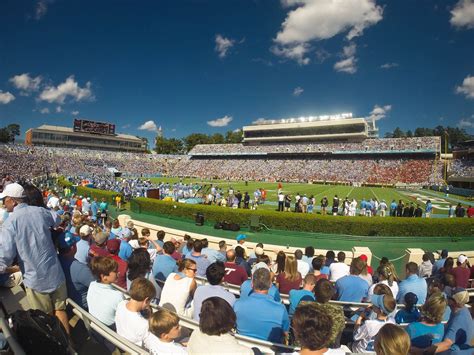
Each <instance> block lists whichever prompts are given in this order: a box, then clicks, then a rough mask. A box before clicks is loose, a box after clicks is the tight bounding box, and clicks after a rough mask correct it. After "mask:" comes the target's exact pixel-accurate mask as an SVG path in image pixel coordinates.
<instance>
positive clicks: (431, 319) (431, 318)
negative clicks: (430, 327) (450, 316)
mask: <svg viewBox="0 0 474 355" xmlns="http://www.w3.org/2000/svg"><path fill="white" fill-rule="evenodd" d="M447 304H448V301H447V300H446V298H445V297H444V296H443V294H442V293H441V292H436V293H433V294H432V295H431V297H430V298H428V300H427V301H426V302H425V304H424V305H423V306H421V309H420V311H421V316H422V319H423V320H424V321H426V322H428V323H431V324H438V323H440V322H441V321H442V320H443V315H444V311H445V310H446V306H447Z"/></svg>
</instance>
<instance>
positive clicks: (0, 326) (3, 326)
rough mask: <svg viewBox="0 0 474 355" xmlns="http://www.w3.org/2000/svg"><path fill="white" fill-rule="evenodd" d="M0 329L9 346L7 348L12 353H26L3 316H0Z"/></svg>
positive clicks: (23, 354) (22, 354) (16, 354)
mask: <svg viewBox="0 0 474 355" xmlns="http://www.w3.org/2000/svg"><path fill="white" fill-rule="evenodd" d="M0 330H1V332H2V333H3V336H4V337H5V340H6V341H7V343H8V346H9V350H10V352H11V353H12V354H15V355H26V352H25V351H24V350H23V349H22V347H21V345H20V344H19V343H18V342H17V340H16V339H15V337H14V336H13V334H12V332H11V329H10V327H9V325H8V322H7V320H6V319H5V318H4V317H3V316H0ZM2 353H3V352H2Z"/></svg>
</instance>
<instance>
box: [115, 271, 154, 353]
mask: <svg viewBox="0 0 474 355" xmlns="http://www.w3.org/2000/svg"><path fill="white" fill-rule="evenodd" d="M155 296H156V289H155V286H153V284H152V283H151V281H149V280H147V279H145V278H143V277H139V278H137V279H135V280H133V281H132V285H131V286H130V300H129V301H126V300H125V301H122V302H120V303H119V305H118V306H117V313H116V314H115V325H116V326H117V333H118V334H120V335H121V336H123V337H124V338H126V339H128V340H130V341H131V342H133V343H135V344H137V345H138V346H143V341H144V340H145V338H146V337H147V334H148V320H147V318H145V317H144V315H146V314H147V313H148V314H150V313H151V310H150V301H151V300H152V299H153V298H155Z"/></svg>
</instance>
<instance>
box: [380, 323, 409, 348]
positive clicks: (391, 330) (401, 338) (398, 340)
mask: <svg viewBox="0 0 474 355" xmlns="http://www.w3.org/2000/svg"><path fill="white" fill-rule="evenodd" d="M374 347H375V353H376V354H377V355H407V354H408V352H409V351H410V337H409V336H408V334H407V333H406V332H405V331H404V330H403V329H402V328H401V327H399V326H397V325H395V324H385V325H384V326H383V327H382V328H381V329H380V330H379V333H378V334H377V337H376V338H375V346H374Z"/></svg>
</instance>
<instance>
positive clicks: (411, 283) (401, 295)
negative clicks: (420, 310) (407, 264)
mask: <svg viewBox="0 0 474 355" xmlns="http://www.w3.org/2000/svg"><path fill="white" fill-rule="evenodd" d="M408 292H413V293H414V294H415V295H416V296H417V297H418V304H423V303H425V301H426V293H427V292H428V286H427V284H426V280H425V279H424V278H422V277H418V275H410V276H408V277H407V278H406V279H405V280H403V281H402V282H400V284H399V286H398V295H397V302H399V303H401V302H403V301H404V300H405V295H406V294H407V293H408Z"/></svg>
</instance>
